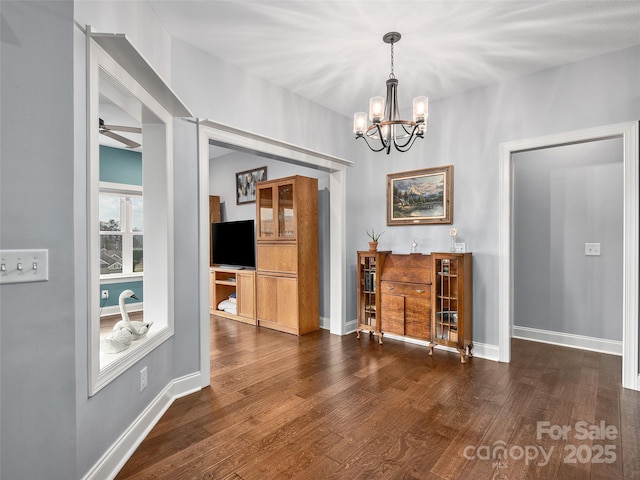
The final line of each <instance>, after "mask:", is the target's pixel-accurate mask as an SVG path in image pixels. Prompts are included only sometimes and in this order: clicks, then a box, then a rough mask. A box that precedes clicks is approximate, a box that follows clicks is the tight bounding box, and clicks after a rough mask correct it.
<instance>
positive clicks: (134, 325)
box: [113, 290, 153, 340]
mask: <svg viewBox="0 0 640 480" xmlns="http://www.w3.org/2000/svg"><path fill="white" fill-rule="evenodd" d="M127 298H133V299H135V300H139V299H138V297H136V294H135V293H133V290H123V291H122V293H121V294H120V297H119V299H118V303H119V304H120V315H121V316H122V320H120V321H119V322H118V323H116V324H115V325H114V326H113V331H114V332H116V331H118V330H127V331H129V332H130V333H131V335H132V337H133V340H139V339H141V338H142V337H144V336H145V335H146V334H147V332H148V331H149V328H151V325H153V322H138V321H133V322H132V321H131V320H129V314H128V313H127V309H126V307H125V300H126V299H127Z"/></svg>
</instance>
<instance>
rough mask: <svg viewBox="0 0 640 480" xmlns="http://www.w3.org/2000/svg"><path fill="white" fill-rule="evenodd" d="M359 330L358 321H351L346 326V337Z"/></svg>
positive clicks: (355, 319)
mask: <svg viewBox="0 0 640 480" xmlns="http://www.w3.org/2000/svg"><path fill="white" fill-rule="evenodd" d="M357 328H358V319H357V318H354V319H353V320H349V321H348V322H347V323H346V324H345V326H344V332H345V335H349V334H350V333H354V332H355V331H356V329H357Z"/></svg>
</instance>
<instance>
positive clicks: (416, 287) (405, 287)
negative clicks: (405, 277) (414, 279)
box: [380, 281, 431, 299]
mask: <svg viewBox="0 0 640 480" xmlns="http://www.w3.org/2000/svg"><path fill="white" fill-rule="evenodd" d="M380 288H381V289H382V294H385V293H390V294H393V295H403V296H419V297H424V298H426V299H430V298H431V284H430V283H395V282H385V281H382V282H381V284H380Z"/></svg>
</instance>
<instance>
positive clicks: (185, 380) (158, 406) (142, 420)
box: [83, 372, 202, 480]
mask: <svg viewBox="0 0 640 480" xmlns="http://www.w3.org/2000/svg"><path fill="white" fill-rule="evenodd" d="M201 388H202V387H201V386H200V373H199V372H196V373H191V374H189V375H185V376H184V377H180V378H176V379H174V380H172V381H171V382H169V384H168V385H167V386H166V387H165V388H164V389H163V390H162V391H161V392H160V393H159V394H158V396H157V397H156V398H155V399H154V400H153V401H152V402H151V403H150V404H149V405H148V406H147V408H146V409H145V410H144V411H143V412H142V413H141V414H140V415H139V416H138V418H136V420H135V421H134V422H133V423H132V424H131V425H129V428H128V429H127V430H126V431H125V432H124V433H123V434H122V435H120V438H118V439H117V440H116V441H115V443H114V444H113V445H111V447H110V448H109V450H107V452H105V454H104V455H103V456H102V458H100V460H98V462H97V463H96V464H95V465H94V466H93V467H92V468H91V470H89V472H87V474H86V475H85V476H84V477H83V480H104V479H113V478H115V476H116V475H117V474H118V472H119V471H120V469H122V467H123V466H124V464H125V463H126V462H127V460H129V458H131V455H133V452H135V450H136V448H138V446H139V445H140V444H141V443H142V441H143V440H144V438H145V437H146V436H147V435H148V433H149V432H150V431H151V429H152V428H153V427H154V426H155V424H156V423H158V421H159V420H160V417H162V415H164V413H165V412H166V411H167V409H168V408H169V407H170V406H171V404H172V403H173V402H174V401H175V400H176V399H178V398H180V397H184V396H185V395H188V394H190V393H193V392H197V391H199V390H200V389H201Z"/></svg>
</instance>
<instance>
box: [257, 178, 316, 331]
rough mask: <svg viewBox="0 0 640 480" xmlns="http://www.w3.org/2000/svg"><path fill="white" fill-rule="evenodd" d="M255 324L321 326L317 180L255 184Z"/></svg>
mask: <svg viewBox="0 0 640 480" xmlns="http://www.w3.org/2000/svg"><path fill="white" fill-rule="evenodd" d="M256 224H257V226H256V230H257V233H256V236H257V242H256V243H257V248H256V251H257V255H256V264H257V265H256V266H257V272H256V294H257V302H256V303H257V321H258V325H261V326H264V327H268V328H273V329H276V330H280V331H283V332H287V333H292V334H295V335H303V334H305V333H308V332H312V331H315V330H318V329H319V328H320V311H319V308H320V307H319V303H320V299H319V280H318V275H319V271H318V180H317V179H315V178H309V177H304V176H300V175H296V176H292V177H286V178H280V179H277V180H269V181H265V182H259V183H258V184H257V186H256Z"/></svg>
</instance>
